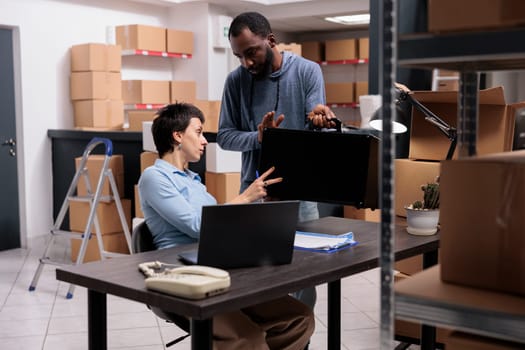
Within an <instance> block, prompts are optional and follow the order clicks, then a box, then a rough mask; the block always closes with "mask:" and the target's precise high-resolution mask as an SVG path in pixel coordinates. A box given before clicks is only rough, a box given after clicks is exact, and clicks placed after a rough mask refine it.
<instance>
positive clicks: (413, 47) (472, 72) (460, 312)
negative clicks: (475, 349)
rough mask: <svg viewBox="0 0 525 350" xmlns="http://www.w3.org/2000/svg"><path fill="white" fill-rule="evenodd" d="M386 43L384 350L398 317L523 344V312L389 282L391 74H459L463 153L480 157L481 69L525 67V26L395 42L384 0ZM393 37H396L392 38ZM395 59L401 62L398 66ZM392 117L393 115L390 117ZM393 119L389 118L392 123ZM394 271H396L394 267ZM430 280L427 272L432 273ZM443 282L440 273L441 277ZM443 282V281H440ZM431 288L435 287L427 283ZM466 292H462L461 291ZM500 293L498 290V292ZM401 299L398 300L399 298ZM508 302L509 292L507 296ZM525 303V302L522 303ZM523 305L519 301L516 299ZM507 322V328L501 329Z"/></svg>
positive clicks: (392, 17)
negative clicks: (404, 70)
mask: <svg viewBox="0 0 525 350" xmlns="http://www.w3.org/2000/svg"><path fill="white" fill-rule="evenodd" d="M381 6H382V7H381V8H380V15H381V17H380V18H382V19H383V22H382V23H380V26H382V28H380V35H383V36H384V37H382V38H380V42H383V51H382V52H381V54H382V55H381V54H380V56H383V57H382V58H381V60H380V67H383V70H382V74H383V76H381V71H380V75H379V84H380V85H379V86H382V87H383V90H382V95H383V104H384V105H385V106H388V107H389V110H388V111H387V112H386V116H385V119H384V122H385V124H384V125H383V128H384V130H385V132H384V135H386V137H384V138H383V147H382V152H383V154H382V167H383V174H382V175H383V176H382V185H383V190H382V200H383V202H382V205H383V212H382V224H381V237H382V241H383V245H382V248H381V249H382V251H381V266H382V267H381V281H382V284H381V349H388V348H390V346H391V342H392V340H391V339H392V324H393V314H394V313H393V312H392V310H393V309H394V308H395V316H396V317H398V318H403V319H407V320H412V321H420V322H423V323H424V324H425V325H428V326H439V325H441V326H446V327H452V328H455V329H461V330H465V331H467V332H471V333H476V334H484V335H490V336H492V337H496V338H501V339H509V340H514V341H518V342H523V343H525V336H524V335H523V332H522V330H523V329H525V315H524V314H523V313H522V314H519V313H518V314H516V313H513V312H510V311H502V312H494V310H491V309H490V308H487V307H486V305H483V303H482V304H481V305H476V306H474V307H473V306H472V305H466V304H465V303H461V301H460V302H459V303H450V302H449V301H441V300H437V301H436V300H433V299H432V298H428V296H426V295H424V294H425V293H421V295H415V294H413V293H405V292H396V293H394V292H393V284H392V281H391V280H390V278H391V275H390V273H391V271H392V270H391V267H392V261H393V259H392V249H391V247H392V245H393V241H392V234H391V232H392V231H391V225H392V218H391V214H390V211H391V200H390V198H391V197H392V192H391V179H392V177H391V176H392V173H393V171H392V162H391V158H390V154H391V153H392V147H390V145H389V144H391V143H392V141H391V138H389V137H388V135H389V131H387V130H386V127H388V126H389V124H390V120H391V119H390V118H391V112H392V110H393V104H392V101H393V99H392V92H391V91H390V88H389V87H390V86H391V84H392V79H391V77H392V76H394V69H395V67H396V64H399V65H400V66H403V67H412V68H424V69H433V68H441V69H448V70H457V71H459V72H460V88H459V93H458V123H457V130H458V150H459V156H460V157H467V156H472V155H475V154H476V137H477V129H478V82H479V72H482V71H495V70H517V69H525V41H523V38H524V37H525V28H512V29H504V30H493V31H477V32H462V33H449V34H440V35H435V34H429V33H424V34H412V35H405V36H403V37H400V38H399V39H397V38H396V33H395V28H396V16H397V14H396V10H395V9H396V8H397V3H396V0H393V1H385V2H384V4H382V5H381ZM387 36H391V37H390V38H388V37H387ZM396 59H397V63H396ZM387 117H388V118H387ZM387 119H388V120H387ZM389 269H390V270H389ZM425 274H428V272H426V271H424V272H422V273H421V276H419V275H420V274H416V275H415V276H413V277H412V278H411V280H412V281H411V283H414V284H417V283H418V279H420V280H421V281H423V279H422V278H420V277H424V275H425ZM427 276H428V275H427ZM435 279H436V280H439V275H435ZM439 283H440V281H437V284H439ZM428 288H432V287H431V286H428ZM459 288H460V287H459ZM496 294H497V293H496ZM394 297H395V298H394ZM502 297H504V295H502ZM522 299H523V298H522ZM518 302H519V303H521V302H522V301H521V300H518ZM502 325H503V326H502ZM425 334H426V333H425V332H423V336H422V344H421V348H422V349H432V348H433V342H434V338H433V336H434V335H432V334H430V336H429V338H427V339H425Z"/></svg>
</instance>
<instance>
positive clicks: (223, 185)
mask: <svg viewBox="0 0 525 350" xmlns="http://www.w3.org/2000/svg"><path fill="white" fill-rule="evenodd" d="M204 176H205V181H206V188H207V189H208V192H209V193H211V195H213V196H214V197H215V199H217V202H218V203H219V204H221V203H226V202H228V201H231V200H232V199H233V198H235V197H237V196H238V195H239V191H240V189H241V173H212V172H210V171H206V173H205V174H204Z"/></svg>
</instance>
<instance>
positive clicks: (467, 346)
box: [445, 331, 523, 350]
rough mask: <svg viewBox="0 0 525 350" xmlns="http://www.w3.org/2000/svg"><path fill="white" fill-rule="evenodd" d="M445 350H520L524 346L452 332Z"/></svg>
mask: <svg viewBox="0 0 525 350" xmlns="http://www.w3.org/2000/svg"><path fill="white" fill-rule="evenodd" d="M445 348H446V349H447V350H518V349H523V344H520V343H515V342H510V341H506V340H501V339H494V338H489V337H483V336H479V335H473V334H468V333H463V332H459V331H454V332H451V333H450V335H449V337H448V339H447V341H446V345H445Z"/></svg>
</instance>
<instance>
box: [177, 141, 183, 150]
mask: <svg viewBox="0 0 525 350" xmlns="http://www.w3.org/2000/svg"><path fill="white" fill-rule="evenodd" d="M177 149H178V150H179V151H180V150H181V149H182V143H179V144H178V146H177Z"/></svg>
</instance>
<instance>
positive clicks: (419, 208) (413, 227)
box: [405, 179, 439, 236]
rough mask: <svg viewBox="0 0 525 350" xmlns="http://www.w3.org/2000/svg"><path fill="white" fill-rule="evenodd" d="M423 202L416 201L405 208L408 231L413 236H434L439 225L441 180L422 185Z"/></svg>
mask: <svg viewBox="0 0 525 350" xmlns="http://www.w3.org/2000/svg"><path fill="white" fill-rule="evenodd" d="M421 190H422V191H423V201H420V200H418V201H415V202H414V203H412V204H410V205H407V206H406V207H405V209H406V213H407V225H408V226H407V231H408V233H410V234H413V235H420V236H428V235H433V234H435V233H436V232H437V230H438V223H439V179H438V180H436V182H429V183H427V184H425V185H421Z"/></svg>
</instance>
